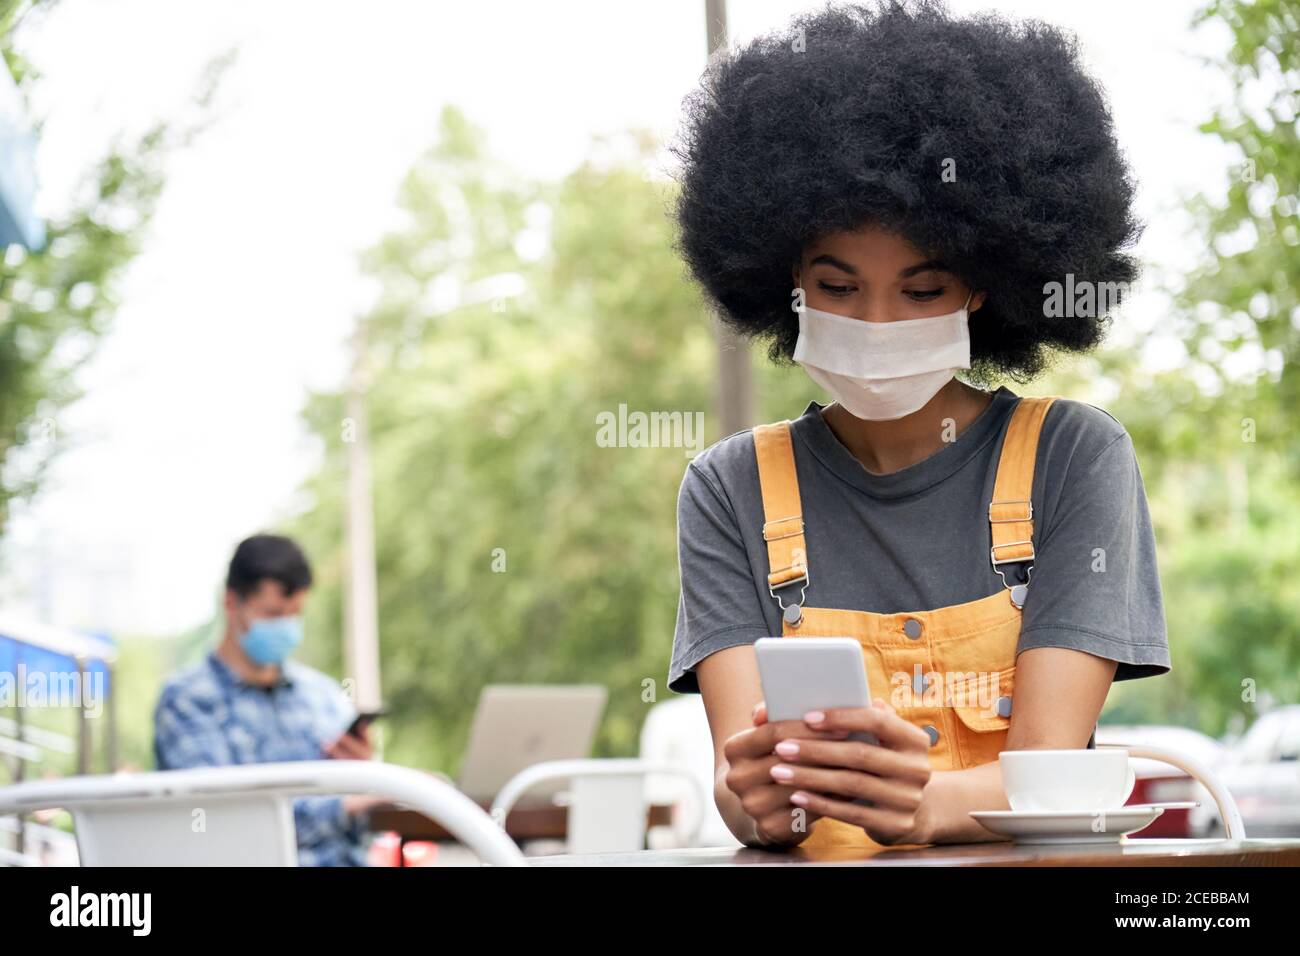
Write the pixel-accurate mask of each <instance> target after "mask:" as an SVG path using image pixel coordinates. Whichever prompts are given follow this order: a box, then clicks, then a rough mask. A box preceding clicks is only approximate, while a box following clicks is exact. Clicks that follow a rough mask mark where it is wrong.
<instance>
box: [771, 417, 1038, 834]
mask: <svg viewBox="0 0 1300 956" xmlns="http://www.w3.org/2000/svg"><path fill="white" fill-rule="evenodd" d="M1052 402H1053V399H1052V398H1022V399H1021V400H1020V401H1019V403H1018V404H1017V405H1016V408H1015V410H1014V412H1013V413H1012V416H1011V422H1010V424H1009V425H1008V426H1007V432H1006V438H1005V441H1004V442H1003V446H1002V455H1001V457H1000V458H999V460H998V470H997V477H996V478H995V479H994V486H993V498H992V500H991V501H990V502H989V504H988V519H989V531H990V535H991V541H992V548H990V551H989V560H990V561H991V562H992V564H993V570H994V571H995V572H997V573H998V575H999V576H1000V577H1002V579H1003V582H1004V583H1006V577H1005V575H1004V574H1003V572H1002V569H1001V565H1004V564H1009V563H1025V564H1026V574H1028V571H1029V567H1030V564H1029V562H1032V560H1033V557H1034V545H1033V530H1034V525H1033V505H1032V503H1031V500H1030V496H1031V492H1032V489H1033V481H1034V459H1035V455H1036V452H1037V449H1038V437H1039V433H1040V432H1041V430H1042V424H1043V418H1044V416H1045V415H1046V414H1047V409H1048V408H1049V407H1050V406H1051V404H1052ZM754 447H755V451H756V454H757V457H758V476H759V483H760V486H761V488H762V495H763V517H764V524H763V539H764V540H765V541H766V542H767V555H768V567H769V570H770V572H771V573H770V574H769V575H768V588H769V592H770V593H771V595H772V597H774V598H775V599H776V600H777V602H778V603H779V604H780V606H781V608H782V611H783V623H782V636H783V637H852V638H856V639H857V640H858V642H859V643H860V644H861V645H862V654H863V659H864V661H865V664H866V670H867V683H868V686H869V687H870V690H871V696H872V697H879V698H882V699H883V700H885V701H886V702H887V703H889V704H891V705H892V706H893V707H894V709H895V710H897V711H898V713H899V716H901V717H902V718H903V719H904V720H908V721H910V722H912V723H914V724H916V725H917V726H918V727H921V728H923V729H924V730H925V731H926V732H927V733H928V734H929V735H930V768H931V770H963V769H966V768H968V767H976V766H979V765H981V764H985V763H988V762H990V761H992V760H996V759H997V756H998V754H999V752H1001V751H1002V750H1003V749H1004V746H1005V743H1006V738H1007V728H1008V726H1009V725H1010V723H1011V716H1010V715H1011V699H1012V694H1013V692H1014V689H1015V680H1016V645H1017V642H1018V639H1019V636H1020V617H1021V607H1023V605H1024V601H1025V595H1026V593H1027V585H1028V579H1026V582H1025V583H1024V584H1019V583H1010V584H1006V587H1005V588H1004V589H1003V590H1000V591H997V592H996V593H994V594H990V595H989V596H988V597H984V598H980V599H978V600H975V601H969V602H967V603H965V604H954V605H951V606H949V607H941V608H936V609H934V610H929V611H906V612H901V613H897V614H877V613H874V612H870V611H844V610H837V609H833V608H820V607H803V606H802V602H803V600H804V598H803V594H804V592H805V591H806V590H807V588H808V586H809V584H810V582H809V578H808V559H807V549H806V544H805V541H804V524H803V509H802V506H801V505H800V501H799V480H798V477H797V475H796V473H795V464H794V451H793V448H792V446H791V443H790V423H789V422H788V421H785V422H777V423H776V424H772V425H760V426H758V427H756V428H755V429H754ZM792 589H793V590H795V591H798V592H799V593H800V598H799V601H798V602H797V603H795V602H793V601H791V600H790V599H788V598H786V597H785V595H787V594H792V593H793V592H792ZM803 845H804V846H806V847H832V846H869V847H874V846H879V845H880V844H878V843H876V842H875V841H874V840H872V839H871V838H870V837H869V836H867V834H866V832H865V831H864V830H863V829H862V828H861V827H858V826H854V825H852V824H848V823H844V822H842V821H839V820H833V819H831V818H829V817H823V818H821V819H820V820H818V821H817V822H816V823H814V824H813V828H812V833H811V834H810V835H809V837H808V839H807V840H805V841H804V843H803Z"/></svg>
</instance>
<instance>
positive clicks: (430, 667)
mask: <svg viewBox="0 0 1300 956" xmlns="http://www.w3.org/2000/svg"><path fill="white" fill-rule="evenodd" d="M714 6H715V7H717V6H720V5H714ZM808 6H813V5H810V4H803V3H798V2H777V0H732V2H730V3H728V4H727V5H726V16H727V21H726V22H727V35H728V36H729V38H730V40H731V42H733V43H736V42H743V41H744V40H745V39H747V38H749V37H752V36H754V35H756V34H758V33H761V32H764V31H766V30H769V29H773V28H775V27H777V26H779V25H781V24H782V23H783V22H784V21H785V20H787V19H788V17H789V16H790V15H791V14H792V13H794V12H796V11H798V10H800V9H804V8H805V7H808ZM950 6H951V8H952V9H953V10H955V11H958V12H973V11H975V10H978V9H983V8H985V7H989V6H991V7H994V8H996V9H997V10H999V11H1000V12H1003V13H1006V14H1010V15H1015V16H1038V17H1042V18H1043V19H1046V20H1049V21H1051V22H1053V23H1056V24H1058V25H1061V26H1065V27H1068V28H1070V29H1073V30H1075V31H1077V33H1078V34H1079V37H1080V39H1081V42H1082V44H1083V47H1084V49H1085V52H1086V59H1087V62H1088V63H1089V65H1090V67H1091V69H1092V71H1093V73H1094V75H1095V76H1096V77H1097V78H1098V79H1099V80H1100V81H1101V83H1102V84H1103V85H1104V86H1105V88H1106V90H1107V93H1108V95H1109V97H1110V99H1111V102H1112V106H1113V109H1114V115H1115V121H1116V125H1117V130H1118V136H1119V139H1120V142H1121V143H1122V144H1123V145H1124V146H1125V148H1126V149H1127V150H1128V153H1129V156H1130V160H1131V162H1132V164H1133V167H1134V170H1135V173H1136V175H1137V177H1138V179H1139V181H1140V184H1141V190H1140V193H1139V198H1140V213H1141V215H1142V216H1143V217H1144V218H1145V219H1146V220H1147V222H1148V223H1149V226H1148V229H1147V231H1146V234H1145V235H1144V237H1143V239H1142V244H1141V246H1140V248H1139V253H1140V255H1141V257H1142V259H1143V261H1144V262H1145V265H1146V273H1145V277H1144V280H1143V282H1142V285H1141V286H1140V288H1139V290H1138V294H1137V295H1136V296H1135V297H1134V298H1133V299H1132V301H1131V302H1130V303H1127V304H1126V305H1125V307H1124V310H1123V312H1122V313H1121V314H1120V315H1119V316H1117V320H1116V322H1115V324H1114V328H1113V331H1112V333H1111V336H1110V339H1109V341H1108V344H1107V346H1106V347H1105V349H1104V350H1103V351H1102V352H1100V353H1099V354H1097V355H1095V356H1092V357H1089V358H1085V359H1070V360H1063V361H1062V362H1061V363H1060V364H1059V365H1058V366H1057V367H1056V368H1055V369H1054V370H1053V371H1052V372H1051V373H1050V375H1048V376H1046V377H1044V378H1042V379H1039V380H1036V381H1034V382H1032V383H1028V384H1022V383H1016V382H1007V383H1006V384H1008V385H1009V386H1010V387H1012V388H1013V389H1014V390H1016V391H1018V392H1019V393H1020V394H1031V395H1032V394H1055V395H1064V396H1068V397H1071V398H1075V399H1079V400H1083V401H1088V402H1092V403H1094V404H1097V405H1100V406H1102V407H1104V408H1106V409H1107V410H1108V411H1110V412H1111V413H1112V414H1113V415H1115V416H1116V417H1117V418H1118V419H1119V420H1120V421H1121V422H1123V423H1124V424H1125V425H1126V426H1127V428H1128V429H1129V431H1130V433H1131V434H1132V436H1133V439H1134V443H1135V445H1136V448H1137V451H1138V456H1139V462H1140V464H1141V467H1142V472H1143V477H1144V480H1145V483H1146V490H1147V494H1148V497H1149V501H1150V505H1151V510H1152V515H1153V519H1154V522H1155V528H1156V538H1157V542H1158V545H1159V562H1160V571H1161V576H1162V579H1163V582H1164V589H1165V607H1166V611H1167V617H1168V629H1169V642H1170V647H1171V653H1172V656H1173V670H1172V672H1171V673H1170V674H1168V675H1166V676H1164V677H1161V678H1160V679H1156V680H1142V681H1136V682H1132V683H1131V684H1128V683H1121V684H1117V685H1116V686H1115V687H1114V689H1113V690H1112V692H1111V694H1110V697H1109V699H1108V702H1107V705H1106V710H1105V712H1104V714H1103V722H1104V723H1109V724H1113V725H1126V726H1129V727H1147V728H1160V727H1166V728H1180V729H1181V730H1182V731H1186V732H1188V733H1194V734H1197V735H1201V736H1199V737H1197V738H1196V739H1197V740H1201V741H1203V742H1205V746H1206V747H1207V748H1208V750H1207V752H1212V753H1214V754H1216V759H1217V755H1219V754H1220V752H1221V751H1222V752H1224V753H1227V752H1229V751H1230V750H1231V748H1233V747H1235V746H1239V744H1240V740H1241V738H1242V735H1243V734H1245V733H1246V732H1247V731H1248V730H1249V729H1250V728H1252V727H1254V726H1255V725H1257V724H1258V723H1259V722H1260V721H1261V719H1262V718H1263V717H1264V716H1266V715H1268V714H1270V713H1272V714H1273V715H1274V717H1275V719H1274V725H1275V726H1274V728H1273V729H1272V730H1269V731H1267V732H1265V731H1261V732H1260V734H1261V736H1260V737H1259V738H1258V739H1257V740H1256V747H1255V749H1256V750H1258V751H1259V753H1260V754H1261V755H1263V756H1262V760H1263V762H1264V763H1267V764H1268V765H1269V766H1276V765H1281V766H1282V767H1283V771H1284V776H1283V777H1282V778H1280V779H1281V781H1282V785H1283V789H1281V790H1278V789H1277V786H1278V784H1277V780H1278V779H1279V778H1276V777H1275V778H1273V780H1274V782H1273V784H1272V786H1273V787H1274V797H1273V798H1271V799H1274V800H1283V802H1286V801H1287V800H1290V801H1291V802H1292V803H1294V804H1296V805H1300V796H1297V794H1300V771H1298V770H1297V768H1300V762H1297V758H1298V757H1300V717H1297V716H1296V715H1295V714H1294V712H1290V711H1287V710H1286V709H1285V708H1286V706H1287V705H1295V704H1297V703H1298V702H1300V573H1298V572H1300V480H1297V479H1300V435H1298V433H1297V421H1296V414H1297V411H1296V410H1297V408H1300V365H1298V364H1297V363H1300V219H1298V218H1297V192H1298V190H1300V148H1297V142H1296V139H1297V108H1298V106H1300V63H1298V61H1297V58H1298V57H1300V2H1297V0H1258V2H1254V3H1246V2H1239V0H1225V2H1212V3H1208V4H1207V3H1204V2H1188V0H1166V2H1162V3H1159V4H1133V3H1131V2H1119V0H1098V2H1094V3H1089V4H1075V3H1066V2H1061V3H1053V2H1033V3H1030V2H1023V0H1001V2H997V3H992V4H989V3H974V2H964V0H954V2H952V3H951V4H950ZM0 11H3V12H2V13H0V34H2V37H3V40H2V43H3V52H4V64H5V67H6V69H4V70H0V88H2V92H0V116H3V117H4V119H3V124H4V125H3V134H2V136H0V148H2V149H3V154H2V155H0V167H3V182H2V183H0V198H2V199H3V202H4V205H5V216H4V217H0V221H2V222H3V225H4V228H5V230H6V232H5V246H6V249H7V251H6V253H5V257H4V262H3V268H2V269H0V560H2V562H3V563H2V565H0V635H3V634H4V633H5V630H4V627H3V622H4V621H6V620H8V621H15V622H22V626H26V627H31V626H46V627H50V628H55V629H59V632H60V633H63V634H66V635H83V636H84V635H90V636H92V637H91V639H93V640H95V641H97V642H99V643H98V645H97V646H100V647H107V648H110V650H108V651H105V654H107V655H109V656H112V657H113V658H114V659H115V672H114V676H113V695H114V698H115V700H116V703H115V708H114V716H113V721H114V722H115V734H116V740H117V744H116V752H115V753H114V754H113V755H112V756H111V757H100V756H98V755H97V756H96V758H95V760H96V761H97V762H98V761H100V760H106V761H109V762H110V763H112V764H113V766H122V767H135V768H142V769H149V768H151V766H152V756H151V746H152V727H151V720H150V718H151V713H152V708H153V705H154V702H155V700H156V696H157V691H158V688H159V686H160V684H161V681H162V679H163V677H164V676H165V675H166V674H168V673H169V672H171V671H172V670H174V669H175V668H177V667H179V666H182V665H184V664H187V663H191V662H194V661H196V660H198V659H199V658H201V657H202V655H203V654H204V653H205V652H206V650H207V649H208V648H210V647H211V646H212V645H213V644H214V643H215V642H216V640H217V639H218V638H219V636H220V627H221V618H220V615H219V603H218V602H219V598H220V594H221V585H222V579H223V574H224V570H225V564H226V562H227V561H228V560H229V557H230V553H231V551H232V549H233V547H234V545H235V543H236V542H238V541H239V540H240V539H242V538H244V537H246V536H247V535H249V534H251V533H253V532H255V531H258V530H263V529H267V530H275V531H279V532H282V533H286V534H289V535H292V536H294V537H296V538H297V539H298V540H299V541H300V542H301V543H302V544H303V546H304V548H305V549H306V551H307V553H308V555H309V557H310V558H311V560H312V562H313V566H314V569H315V571H316V574H317V584H316V586H315V587H314V589H313V594H312V598H311V600H310V601H309V602H308V618H307V628H306V631H307V638H306V643H305V647H304V650H303V652H302V654H301V657H302V658H303V659H304V660H306V661H307V662H308V663H310V664H312V665H314V666H316V667H318V668H320V669H322V670H324V671H326V672H327V673H329V674H331V675H333V676H336V677H338V678H339V679H340V680H344V681H346V680H348V679H349V675H350V674H355V672H356V669H357V668H358V667H365V666H368V665H366V664H365V663H364V661H365V660H366V659H367V658H366V655H367V653H368V650H367V648H368V647H370V646H372V645H373V643H374V637H375V635H377V648H378V651H377V660H378V666H379V671H378V675H379V688H380V690H379V692H380V693H381V696H382V699H383V702H384V704H385V705H386V706H387V708H388V710H389V716H388V717H387V718H386V722H385V724H384V727H383V743H384V755H385V759H387V760H390V761H393V762H397V763H403V764H407V765H411V766H416V767H422V768H426V769H430V770H439V771H443V772H446V773H448V774H454V773H456V771H457V770H458V765H457V764H458V760H459V758H460V755H461V753H462V751H463V749H464V747H465V744H466V737H467V734H468V732H469V722H470V718H471V716H472V714H473V712H474V706H475V703H476V701H477V700H478V697H479V694H480V692H481V690H482V688H483V687H484V686H485V685H487V684H492V683H516V684H518V683H564V684H575V683H593V684H600V685H603V686H604V687H605V688H607V690H608V694H609V696H608V703H607V706H606V708H605V711H604V716H603V719H602V720H601V722H600V725H599V730H598V732H597V735H596V739H595V742H594V746H593V753H594V754H595V755H597V756H616V755H632V754H635V753H636V752H637V747H638V739H639V735H640V733H641V730H642V726H643V723H644V721H645V718H646V715H647V713H648V712H649V710H650V708H651V707H652V706H653V704H654V703H656V702H660V701H663V700H664V699H666V698H671V697H672V696H674V695H672V694H670V693H669V692H668V691H667V690H666V688H665V687H664V682H665V680H666V671H667V665H668V658H669V653H670V650H671V644H672V634H673V624H674V618H675V612H676V606H677V586H678V582H677V564H676V539H675V532H676V528H675V503H676V495H677V489H678V485H679V483H680V480H681V477H682V473H683V470H684V468H685V466H686V461H687V456H688V455H689V454H690V453H691V450H690V449H686V451H685V453H684V451H683V448H681V447H669V448H653V447H646V448H610V447H604V445H603V444H602V443H601V442H600V441H599V440H598V437H597V433H598V423H599V421H600V418H599V416H601V415H602V414H613V415H617V414H618V410H619V408H620V406H626V408H628V409H632V410H642V411H646V412H649V411H653V410H669V411H681V412H683V413H684V414H689V415H692V416H693V415H695V414H696V413H702V415H703V419H702V420H703V422H704V444H708V443H710V442H712V441H715V440H716V439H718V438H720V437H722V436H724V435H726V434H729V433H730V432H731V431H734V430H736V429H739V428H742V427H746V426H747V425H749V424H752V423H754V422H759V421H772V420H777V419H781V418H786V417H794V416H796V415H797V414H798V413H799V412H801V411H802V409H803V407H804V405H805V404H806V402H807V401H808V400H809V399H812V398H816V399H818V400H821V401H825V400H826V396H824V395H823V394H821V393H820V392H819V391H818V390H817V389H816V388H815V386H813V385H812V384H811V383H810V382H809V381H808V380H807V378H806V376H805V375H804V373H803V372H802V370H800V369H799V368H797V367H796V368H793V369H778V368H775V367H773V366H772V365H770V364H769V363H768V361H767V359H766V357H765V356H764V355H763V354H762V351H761V350H757V351H755V352H753V353H752V354H751V353H748V352H746V351H745V350H743V349H742V350H740V351H737V350H736V348H735V345H734V343H732V342H730V341H728V340H727V339H726V337H725V336H720V335H719V333H718V332H717V331H716V329H715V326H714V323H713V321H712V319H711V317H710V316H709V314H708V313H707V311H706V309H705V308H704V306H703V304H702V302H701V300H700V298H699V296H698V295H697V293H696V292H695V290H694V289H693V288H692V287H691V285H690V284H689V283H688V281H687V280H686V277H685V275H684V272H683V267H682V265H681V264H680V262H679V260H678V259H677V257H676V256H675V254H674V252H673V250H672V247H671V244H672V239H673V234H672V229H671V226H670V221H669V217H668V210H669V207H670V204H671V201H672V194H673V189H674V184H673V179H672V172H673V169H672V165H671V158H670V157H669V155H668V153H667V151H666V149H665V146H666V144H667V142H668V141H669V140H670V138H671V137H672V135H673V133H674V131H675V129H676V125H677V122H678V118H679V115H680V109H681V101H682V98H683V97H684V96H685V95H686V94H687V93H688V92H689V91H690V90H691V89H692V87H693V86H694V85H695V84H696V83H697V82H698V79H699V76H700V73H701V71H702V69H703V67H704V64H705V60H706V57H707V54H708V50H709V48H710V44H709V36H708V32H707V31H706V15H705V11H706V3H705V0H669V2H654V3H651V2H649V0H626V2H619V3H596V2H578V0H572V2H570V0H565V2H557V3H550V4H529V3H525V2H518V3H511V2H493V0H483V2H478V3H474V4H452V3H444V2H435V3H413V2H393V0H373V2H370V3H367V4H364V5H359V4H354V3H329V2H314V3H306V2H290V0H283V2H276V3H252V2H240V0H231V2H226V3H222V4H191V3H183V4H182V3H175V2H164V0H55V2H30V0H29V2H0ZM715 41H716V37H715ZM736 359H739V362H737V361H736ZM720 367H723V368H725V369H726V371H725V373H724V374H723V381H724V383H725V384H724V386H723V387H722V388H721V389H719V388H717V387H716V386H715V382H717V381H718V379H719V374H720V373H719V368H720ZM701 447H702V446H701ZM696 450H698V449H696ZM371 542H373V548H372V549H371V547H370V543H371ZM371 550H373V558H371V554H370V552H371ZM368 579H369V580H373V583H374V587H375V590H374V601H373V607H374V610H373V613H371V614H369V615H367V609H368V608H369V606H370V605H369V603H368V598H367V595H368V585H367V584H366V581H367V580H368ZM358 581H359V582H360V584H358V583H357V582H358ZM357 587H360V588H361V591H359V592H358V591H356V590H355V588H357ZM17 626H18V625H15V627H17ZM358 642H360V643H359V644H358ZM367 642H370V643H367ZM358 648H360V649H358ZM358 661H361V662H363V663H358ZM363 683H364V681H363ZM0 710H3V709H0ZM5 712H7V711H5ZM31 720H33V721H35V722H36V723H37V724H47V725H48V726H49V728H50V729H52V730H60V729H62V730H64V731H67V730H68V728H69V727H71V726H73V724H74V723H75V717H74V716H73V715H69V714H64V713H61V712H58V711H57V709H49V708H47V709H45V710H44V711H43V712H41V713H39V714H34V715H33V716H32V717H31ZM69 732H70V731H69ZM89 732H90V733H93V734H101V735H102V734H107V733H108V731H107V730H106V729H105V728H104V727H101V726H98V725H92V727H91V730H90V731H89ZM1264 737H1267V739H1266V740H1265V739H1263V738H1264ZM1261 740H1263V742H1262V743H1261V742H1260V741H1261ZM1225 748H1226V749H1225ZM3 756H4V758H5V760H6V762H7V763H12V762H13V761H16V760H20V759H22V758H21V757H16V756H14V755H13V754H3ZM42 759H43V761H44V763H43V764H42V767H41V768H40V772H42V773H67V772H73V771H74V770H75V769H76V766H75V762H76V756H75V754H73V753H72V752H61V751H59V750H57V749H54V750H51V751H50V752H48V753H46V754H44V756H43V757H42ZM92 769H107V767H106V766H104V765H102V764H99V763H97V764H96V766H95V767H93V768H92ZM3 781H4V777H3V771H0V782H3ZM1288 781H1289V783H1288ZM1243 786H1244V785H1243ZM1285 786H1291V787H1292V789H1291V790H1290V791H1287V790H1286V789H1285ZM1279 794H1280V795H1281V796H1279ZM1267 799H1270V798H1267V797H1264V796H1261V797H1258V800H1263V801H1266V800H1267ZM1245 810H1246V806H1245V805H1244V804H1243V812H1245ZM1248 822H1249V819H1248ZM1279 825H1283V824H1279ZM1290 825H1293V826H1294V828H1295V829H1294V832H1296V833H1300V819H1295V820H1292V821H1291V823H1290Z"/></svg>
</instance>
